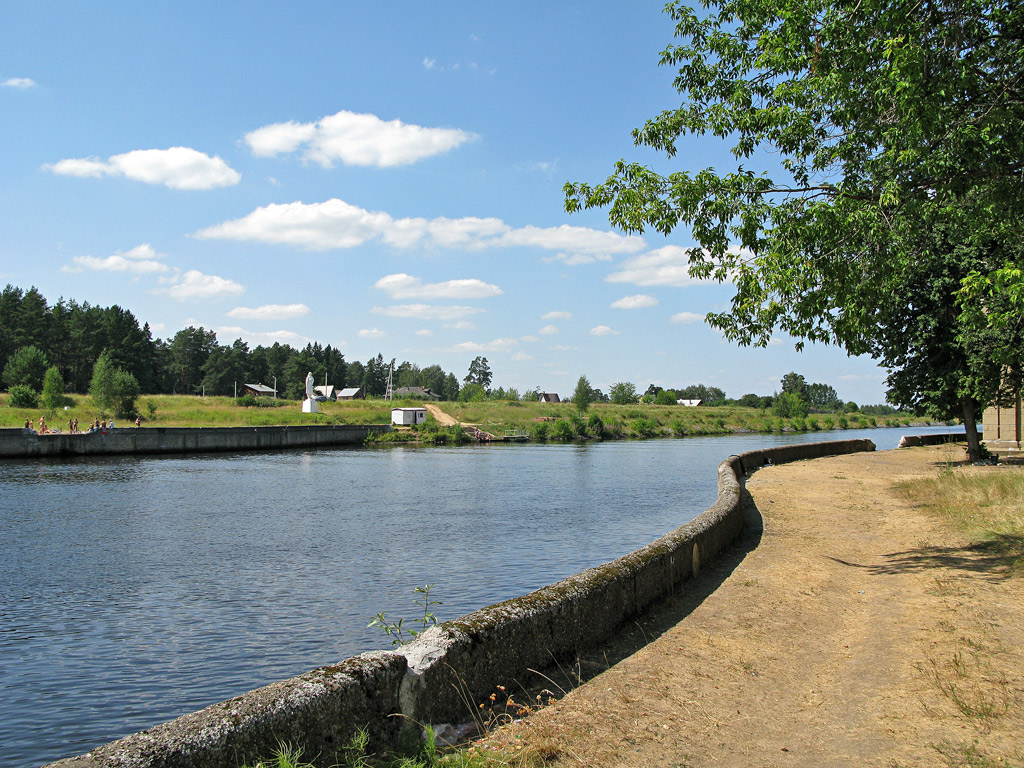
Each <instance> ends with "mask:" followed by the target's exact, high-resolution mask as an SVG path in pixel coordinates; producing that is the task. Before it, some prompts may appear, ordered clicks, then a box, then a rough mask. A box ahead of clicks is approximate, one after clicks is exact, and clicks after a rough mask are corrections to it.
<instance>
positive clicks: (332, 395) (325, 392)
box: [313, 384, 338, 400]
mask: <svg viewBox="0 0 1024 768" xmlns="http://www.w3.org/2000/svg"><path fill="white" fill-rule="evenodd" d="M313 391H314V392H316V393H317V394H318V395H322V396H324V397H326V398H327V399H328V400H337V399H338V390H337V389H335V387H334V385H333V384H323V385H321V386H319V387H313Z"/></svg>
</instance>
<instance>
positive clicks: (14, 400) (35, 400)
mask: <svg viewBox="0 0 1024 768" xmlns="http://www.w3.org/2000/svg"><path fill="white" fill-rule="evenodd" d="M10 391H11V396H10V397H9V398H7V405H9V406H10V407H11V408H38V407H39V395H37V394H36V392H35V390H34V389H32V387H30V386H28V385H26V384H15V385H14V386H13V387H11V390H10Z"/></svg>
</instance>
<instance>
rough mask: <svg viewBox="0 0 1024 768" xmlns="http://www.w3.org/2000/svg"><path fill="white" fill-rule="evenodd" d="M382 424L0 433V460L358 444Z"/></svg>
mask: <svg viewBox="0 0 1024 768" xmlns="http://www.w3.org/2000/svg"><path fill="white" fill-rule="evenodd" d="M390 429H391V427H390V426H388V425H384V424H372V425H358V424H330V425H319V424H316V425H302V426H279V427H138V428H136V427H126V428H120V427H119V428H115V429H112V430H108V431H107V433H106V434H104V433H102V432H87V433H79V434H76V435H72V434H68V433H60V434H55V435H39V434H36V433H35V432H33V431H32V430H30V429H0V458H9V459H10V458H33V457H37V456H104V455H118V454H144V453H206V452H215V451H272V450H279V449H282V448H318V447H327V446H332V445H359V444H362V443H363V442H364V441H365V440H366V436H367V435H368V434H369V433H371V432H387V431H390Z"/></svg>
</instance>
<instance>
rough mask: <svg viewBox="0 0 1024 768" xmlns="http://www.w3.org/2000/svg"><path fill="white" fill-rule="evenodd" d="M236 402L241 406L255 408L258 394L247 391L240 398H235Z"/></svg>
mask: <svg viewBox="0 0 1024 768" xmlns="http://www.w3.org/2000/svg"><path fill="white" fill-rule="evenodd" d="M235 404H236V405H237V406H238V407H239V408H255V407H256V395H254V394H253V393H252V392H246V393H245V394H244V395H242V396H241V397H240V398H238V399H237V400H235Z"/></svg>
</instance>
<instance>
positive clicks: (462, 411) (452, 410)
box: [0, 393, 873, 442]
mask: <svg viewBox="0 0 1024 768" xmlns="http://www.w3.org/2000/svg"><path fill="white" fill-rule="evenodd" d="M68 399H69V402H70V403H71V405H70V407H69V409H68V410H67V411H63V410H61V411H57V412H56V413H54V414H53V415H52V418H51V417H49V416H47V412H46V411H45V409H42V408H10V407H8V406H7V400H8V395H7V394H6V393H0V427H21V426H23V425H24V424H25V420H26V419H30V420H31V421H32V423H33V425H35V424H36V423H38V420H39V417H40V416H44V417H46V421H47V424H48V425H49V426H52V427H57V428H60V429H61V430H63V431H67V422H68V419H74V418H77V419H78V422H79V428H84V427H85V426H86V425H87V424H89V423H90V422H92V421H93V420H94V419H97V418H101V416H102V415H103V414H101V413H100V412H99V410H98V409H96V408H94V407H93V405H92V401H91V399H90V398H89V397H88V395H69V396H68ZM264 402H268V403H269V402H276V403H277V406H278V407H248V408H246V407H240V406H238V405H237V404H236V402H235V400H234V398H231V397H200V396H198V395H143V396H142V397H140V398H139V400H138V402H137V404H136V407H137V409H138V412H139V414H140V415H141V416H142V423H143V426H149V427H153V426H156V427H243V426H279V425H291V424H388V423H390V421H391V409H392V408H393V407H399V406H416V405H422V402H421V401H419V400H396V401H394V402H388V401H385V400H372V399H371V400H351V401H345V402H338V403H330V402H328V403H320V404H319V406H320V413H318V414H310V413H302V410H301V403H300V402H298V401H294V400H277V401H264ZM150 405H152V406H153V407H154V409H155V410H152V411H151V410H150V408H149V406H150ZM437 405H438V407H440V408H441V409H442V410H443V411H444V412H445V413H447V414H449V415H451V416H453V417H454V418H455V419H457V420H458V421H460V422H463V423H466V424H475V425H477V426H478V427H479V428H480V429H482V430H485V431H487V432H491V433H493V434H496V435H499V436H500V435H501V434H502V433H503V432H504V431H505V430H513V429H514V430H524V431H526V432H528V433H530V434H531V435H534V437H535V438H541V436H540V435H538V434H537V433H538V430H541V431H543V429H542V428H541V425H543V424H547V425H548V427H547V432H548V435H549V436H555V435H558V434H560V433H563V432H565V430H564V429H562V430H559V429H556V428H554V423H555V422H557V421H562V420H571V419H573V417H574V416H575V415H576V413H577V411H576V408H575V406H573V405H572V404H571V403H558V404H550V403H524V402H516V401H504V400H498V401H484V402H476V403H457V402H443V403H438V404H437ZM107 415H109V414H107ZM585 415H586V416H587V417H589V416H591V415H597V416H598V417H599V418H600V420H601V422H602V423H603V424H604V437H605V438H606V439H615V438H631V437H690V436H697V435H717V434H730V433H734V432H772V431H775V432H778V431H782V430H783V429H788V430H791V429H807V428H808V425H807V424H806V423H804V422H803V420H791V421H785V420H782V419H775V418H774V417H773V416H772V414H771V412H770V411H762V410H760V409H756V408H742V407H739V406H724V407H721V408H703V407H698V408H687V407H684V406H679V405H613V404H611V403H595V404H593V405H591V407H590V410H589V411H588V412H587V413H586V414H585ZM115 423H116V424H117V425H120V426H128V422H126V421H124V420H118V421H116V422H115ZM824 423H825V425H826V428H827V427H828V425H829V424H831V423H833V422H832V421H831V420H825V421H824ZM844 424H845V425H847V426H848V427H849V428H851V429H857V428H862V427H868V426H873V425H871V424H869V423H867V422H866V421H865V420H862V419H860V418H859V417H858V416H857V415H856V414H854V415H851V416H850V417H849V418H848V419H842V420H840V422H839V424H838V426H839V427H840V428H842V426H843V425H844ZM638 425H639V426H642V427H643V428H642V429H634V427H636V426H638ZM427 426H428V429H427V430H426V431H427V432H435V433H436V431H437V430H435V429H433V428H434V426H435V425H434V423H433V419H432V418H429V419H428V424H427ZM421 437H424V436H423V435H421ZM415 438H416V434H415V433H413V434H412V435H411V436H405V437H401V438H394V439H393V440H392V442H405V441H408V440H411V439H415ZM541 439H543V438H541ZM439 440H440V438H439ZM427 441H428V442H431V441H434V440H432V439H428V440H427ZM449 442H451V441H450V440H449Z"/></svg>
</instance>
